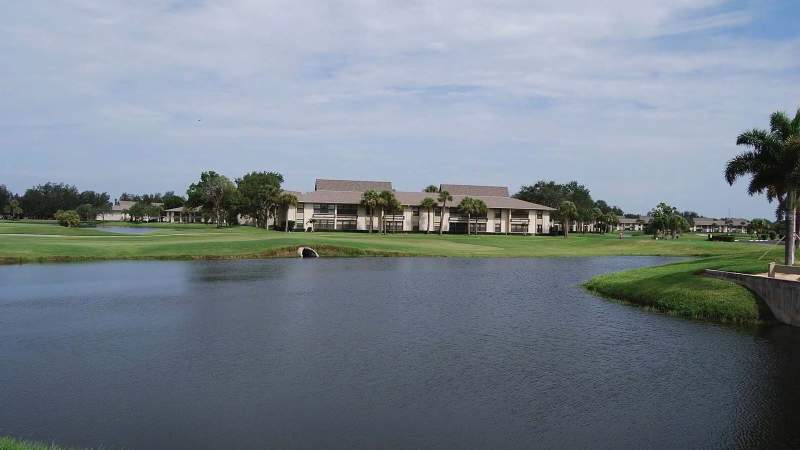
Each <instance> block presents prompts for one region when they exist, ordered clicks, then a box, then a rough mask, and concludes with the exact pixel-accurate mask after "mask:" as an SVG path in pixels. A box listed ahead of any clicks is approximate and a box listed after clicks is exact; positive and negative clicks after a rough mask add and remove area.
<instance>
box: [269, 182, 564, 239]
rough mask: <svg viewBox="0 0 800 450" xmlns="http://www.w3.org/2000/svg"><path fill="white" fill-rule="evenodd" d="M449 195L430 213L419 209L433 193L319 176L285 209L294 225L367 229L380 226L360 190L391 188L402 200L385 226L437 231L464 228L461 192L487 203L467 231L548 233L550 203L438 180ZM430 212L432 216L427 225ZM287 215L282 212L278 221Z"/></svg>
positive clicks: (502, 188) (504, 189) (316, 228)
mask: <svg viewBox="0 0 800 450" xmlns="http://www.w3.org/2000/svg"><path fill="white" fill-rule="evenodd" d="M440 189H441V190H446V191H448V192H449V193H450V194H451V195H452V196H453V200H452V201H450V202H448V203H447V206H446V207H445V208H442V207H441V205H439V207H436V208H434V209H433V210H432V211H430V213H429V212H428V211H426V210H424V209H422V208H420V206H419V205H420V203H421V202H422V201H423V200H424V199H425V198H426V197H431V198H433V199H434V200H436V199H437V196H438V194H437V193H435V192H402V191H395V190H394V189H393V188H392V183H391V182H388V181H356V180H325V179H318V180H316V183H315V185H314V191H312V192H305V193H296V195H297V198H298V201H299V203H298V205H297V207H296V208H291V209H290V210H289V211H288V214H289V220H290V221H293V222H294V229H295V230H311V231H323V230H325V231H333V230H342V231H366V230H368V229H369V228H370V227H369V222H370V220H373V228H374V229H377V228H378V217H377V216H375V217H373V218H372V219H371V218H370V214H369V211H367V210H366V208H364V207H363V206H361V199H362V195H363V193H364V192H366V191H367V190H373V191H377V192H381V191H392V192H394V195H395V197H396V198H397V200H398V201H399V202H400V204H401V205H402V211H399V212H397V213H395V214H391V215H387V216H386V217H385V221H386V229H387V231H392V232H402V231H427V230H428V229H430V230H431V231H432V232H438V231H439V229H440V227H441V228H442V231H444V232H447V233H466V232H467V217H466V216H464V215H461V214H460V213H459V211H458V204H459V202H461V200H462V199H464V197H472V198H475V199H479V200H481V201H483V202H484V203H485V204H486V207H487V212H486V214H485V215H484V216H481V217H477V218H476V217H472V220H471V222H472V223H471V224H470V225H469V226H470V232H476V233H502V234H506V233H515V234H547V233H549V232H550V213H551V211H554V209H553V208H550V207H547V206H544V205H538V204H536V203H530V202H526V201H523V200H519V199H516V198H513V197H511V196H510V195H509V193H508V188H507V187H505V186H475V185H461V184H442V185H441V186H440ZM429 216H430V218H431V220H430V222H431V223H430V224H429ZM283 220H285V216H284V213H280V214H279V217H278V223H281V221H283Z"/></svg>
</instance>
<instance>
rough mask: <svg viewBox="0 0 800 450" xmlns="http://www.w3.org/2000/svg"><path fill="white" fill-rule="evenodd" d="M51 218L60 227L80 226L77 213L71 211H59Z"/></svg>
mask: <svg viewBox="0 0 800 450" xmlns="http://www.w3.org/2000/svg"><path fill="white" fill-rule="evenodd" d="M53 217H54V218H55V219H56V220H57V221H58V224H59V225H61V226H62V227H77V226H79V225H80V224H81V218H80V216H78V213H76V212H75V211H72V210H69V211H62V210H60V209H59V210H58V211H56V213H55V214H54V215H53Z"/></svg>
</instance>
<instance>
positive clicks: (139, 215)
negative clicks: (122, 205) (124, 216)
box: [128, 201, 148, 222]
mask: <svg viewBox="0 0 800 450" xmlns="http://www.w3.org/2000/svg"><path fill="white" fill-rule="evenodd" d="M147 207H148V205H147V203H144V202H141V201H139V202H136V203H134V204H133V206H131V207H130V208H128V216H130V218H131V221H133V222H141V221H143V220H144V216H146V215H147Z"/></svg>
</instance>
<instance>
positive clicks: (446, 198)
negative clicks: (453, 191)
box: [438, 190, 453, 236]
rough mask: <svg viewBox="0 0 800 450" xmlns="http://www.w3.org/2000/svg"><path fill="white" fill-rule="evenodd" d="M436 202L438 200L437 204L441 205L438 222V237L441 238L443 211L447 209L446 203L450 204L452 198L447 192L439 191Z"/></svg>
mask: <svg viewBox="0 0 800 450" xmlns="http://www.w3.org/2000/svg"><path fill="white" fill-rule="evenodd" d="M438 200H439V203H441V205H442V216H441V217H440V220H439V235H440V236H441V235H442V233H443V232H444V212H445V209H446V208H447V202H452V201H453V196H452V195H450V193H449V192H447V191H444V190H443V191H439V199H438Z"/></svg>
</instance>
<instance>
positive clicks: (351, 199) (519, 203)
mask: <svg viewBox="0 0 800 450" xmlns="http://www.w3.org/2000/svg"><path fill="white" fill-rule="evenodd" d="M361 194H362V193H361V192H356V191H314V192H306V193H304V194H301V195H299V196H298V197H297V199H298V201H300V202H302V203H336V204H359V203H361ZM394 195H395V197H397V200H399V201H400V203H401V204H402V205H404V206H417V205H419V204H420V203H421V202H422V200H424V199H425V197H431V198H433V199H434V200H435V199H436V198H437V194H436V193H435V192H395V193H394ZM464 197H466V196H465V195H453V200H452V201H450V202H448V203H447V206H448V207H453V208H455V207H456V206H457V205H458V203H459V202H460V201H461V200H462V199H463V198H464ZM469 197H472V198H475V199H479V200H482V201H483V202H484V203H486V207H487V208H494V209H536V210H541V211H553V210H554V209H553V208H550V207H548V206H544V205H538V204H536V203H530V202H526V201H524V200H519V199H516V198H512V197H495V196H487V195H470V196H469Z"/></svg>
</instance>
